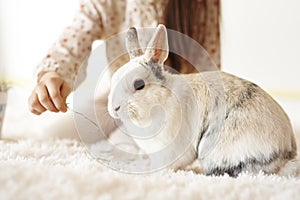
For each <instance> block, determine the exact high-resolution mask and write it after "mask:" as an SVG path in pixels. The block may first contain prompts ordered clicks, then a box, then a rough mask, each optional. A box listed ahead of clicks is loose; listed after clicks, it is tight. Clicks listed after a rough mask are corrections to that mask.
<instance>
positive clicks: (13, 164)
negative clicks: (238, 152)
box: [0, 140, 300, 200]
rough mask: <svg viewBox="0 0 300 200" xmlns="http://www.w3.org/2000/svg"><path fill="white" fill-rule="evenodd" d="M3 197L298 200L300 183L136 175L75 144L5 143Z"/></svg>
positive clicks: (0, 167) (0, 173)
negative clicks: (112, 166)
mask: <svg viewBox="0 0 300 200" xmlns="http://www.w3.org/2000/svg"><path fill="white" fill-rule="evenodd" d="M0 198H1V199H251V200H252V199H299V198H300V179H299V178H298V179H297V178H284V177H279V176H275V175H272V176H265V175H263V174H259V175H257V176H251V175H247V174H242V175H240V176H239V177H237V178H231V177H229V176H227V175H225V176H221V177H210V176H204V175H198V174H194V173H193V172H184V171H178V172H173V171H170V170H168V171H159V172H156V173H151V174H146V175H132V174H126V173H121V172H116V171H113V170H111V169H109V168H106V167H104V166H103V165H102V164H101V163H99V162H98V161H96V160H95V159H93V158H91V157H90V156H89V155H88V154H87V153H86V151H85V147H84V146H83V145H81V143H79V142H78V141H75V140H49V141H42V142H41V141H38V140H35V141H34V140H20V141H1V142H0Z"/></svg>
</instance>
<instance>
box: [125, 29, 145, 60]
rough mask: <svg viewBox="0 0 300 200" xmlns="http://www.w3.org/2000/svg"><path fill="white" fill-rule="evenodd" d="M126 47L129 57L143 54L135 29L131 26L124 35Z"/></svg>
mask: <svg viewBox="0 0 300 200" xmlns="http://www.w3.org/2000/svg"><path fill="white" fill-rule="evenodd" d="M126 48H127V51H128V53H129V56H130V59H132V58H135V57H137V56H140V55H142V54H143V51H142V49H141V47H140V44H139V40H138V35H137V32H136V29H135V28H134V27H131V28H130V29H129V30H128V32H127V35H126Z"/></svg>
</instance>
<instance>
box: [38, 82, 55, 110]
mask: <svg viewBox="0 0 300 200" xmlns="http://www.w3.org/2000/svg"><path fill="white" fill-rule="evenodd" d="M36 92H37V96H38V100H39V102H40V103H41V104H42V106H43V107H45V108H46V109H47V110H50V111H52V112H58V111H59V110H58V109H57V108H56V107H55V106H54V104H53V102H52V100H51V97H50V96H49V93H48V90H47V88H46V86H45V85H40V86H37V88H36Z"/></svg>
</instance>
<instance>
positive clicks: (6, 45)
mask: <svg viewBox="0 0 300 200" xmlns="http://www.w3.org/2000/svg"><path fill="white" fill-rule="evenodd" d="M78 4H79V2H78V0H26V1H23V0H1V1H0V20H1V21H0V22H1V23H0V28H1V35H0V44H1V46H0V52H1V55H0V56H1V57H0V66H1V69H0V73H1V74H2V73H3V71H4V69H3V68H5V71H6V73H7V76H8V79H9V80H11V81H13V82H14V83H16V82H17V84H22V85H23V84H24V83H25V84H29V83H31V82H32V79H33V74H34V68H35V66H36V65H37V64H38V63H39V61H40V60H41V58H42V56H44V55H45V54H46V51H47V50H48V48H49V47H50V45H51V44H52V43H53V42H54V40H55V39H56V38H57V37H58V35H59V34H60V33H61V32H62V29H63V27H65V26H66V25H68V24H70V23H71V21H72V18H73V15H74V13H75V11H76V9H77V7H78Z"/></svg>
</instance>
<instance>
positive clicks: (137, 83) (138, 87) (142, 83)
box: [133, 79, 145, 90]
mask: <svg viewBox="0 0 300 200" xmlns="http://www.w3.org/2000/svg"><path fill="white" fill-rule="evenodd" d="M133 86H134V89H135V90H141V89H143V88H144V87H145V81H143V80H141V79H139V80H136V81H134V83H133Z"/></svg>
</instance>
